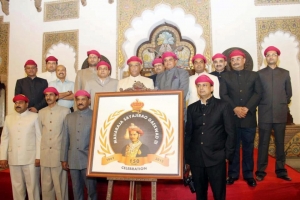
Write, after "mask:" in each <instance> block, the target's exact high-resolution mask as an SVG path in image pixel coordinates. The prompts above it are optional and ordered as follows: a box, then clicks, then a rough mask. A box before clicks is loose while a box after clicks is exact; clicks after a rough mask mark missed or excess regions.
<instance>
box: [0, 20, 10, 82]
mask: <svg viewBox="0 0 300 200" xmlns="http://www.w3.org/2000/svg"><path fill="white" fill-rule="evenodd" d="M8 52H9V23H8V22H3V17H0V75H1V80H0V82H2V83H3V79H5V81H6V78H5V77H6V76H7V69H8Z"/></svg>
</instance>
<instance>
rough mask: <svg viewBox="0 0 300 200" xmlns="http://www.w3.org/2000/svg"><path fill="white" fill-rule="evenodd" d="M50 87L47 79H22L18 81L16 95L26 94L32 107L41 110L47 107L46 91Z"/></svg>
mask: <svg viewBox="0 0 300 200" xmlns="http://www.w3.org/2000/svg"><path fill="white" fill-rule="evenodd" d="M47 87H48V82H47V80H45V79H42V78H39V77H35V78H33V79H32V78H30V77H26V78H22V79H18V80H17V83H16V88H15V95H17V94H24V95H25V96H26V97H28V99H29V105H28V108H30V107H35V108H36V109H37V110H40V109H42V108H44V107H46V106H47V103H46V100H45V96H44V90H45V89H46V88H47Z"/></svg>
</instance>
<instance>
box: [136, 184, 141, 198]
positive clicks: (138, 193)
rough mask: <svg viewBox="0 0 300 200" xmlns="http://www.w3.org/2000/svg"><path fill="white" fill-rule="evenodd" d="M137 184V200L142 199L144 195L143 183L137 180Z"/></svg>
mask: <svg viewBox="0 0 300 200" xmlns="http://www.w3.org/2000/svg"><path fill="white" fill-rule="evenodd" d="M135 184H136V189H135V199H136V200H141V196H142V192H141V188H142V185H141V182H140V181H136V182H135Z"/></svg>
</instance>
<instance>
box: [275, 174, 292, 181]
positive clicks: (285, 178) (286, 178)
mask: <svg viewBox="0 0 300 200" xmlns="http://www.w3.org/2000/svg"><path fill="white" fill-rule="evenodd" d="M277 178H281V179H283V180H285V181H291V180H292V179H291V178H290V177H288V175H284V176H277Z"/></svg>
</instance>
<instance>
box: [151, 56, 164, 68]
mask: <svg viewBox="0 0 300 200" xmlns="http://www.w3.org/2000/svg"><path fill="white" fill-rule="evenodd" d="M158 63H161V64H163V60H162V59H161V58H155V59H154V60H153V61H152V66H153V67H154V65H155V64H158Z"/></svg>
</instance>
